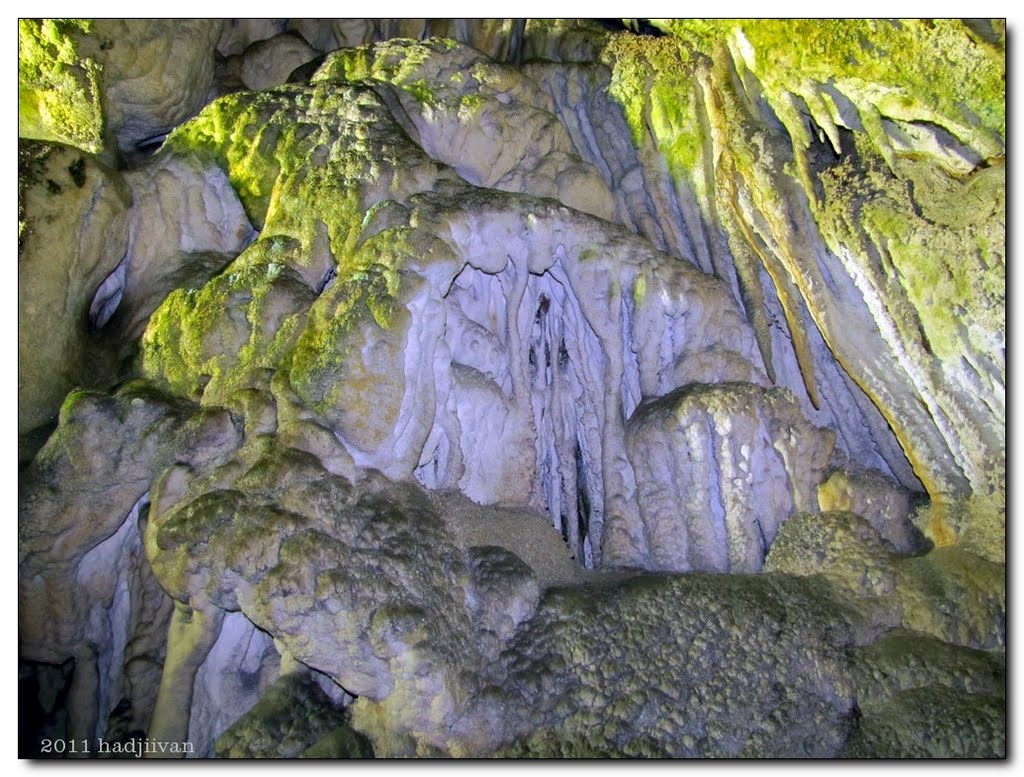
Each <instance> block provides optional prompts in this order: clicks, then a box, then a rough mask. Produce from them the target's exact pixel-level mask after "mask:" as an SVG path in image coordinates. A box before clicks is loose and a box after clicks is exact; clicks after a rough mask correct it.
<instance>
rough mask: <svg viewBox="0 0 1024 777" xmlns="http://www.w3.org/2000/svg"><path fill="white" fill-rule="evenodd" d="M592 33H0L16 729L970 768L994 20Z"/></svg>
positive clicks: (996, 129) (997, 635)
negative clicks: (12, 354)
mask: <svg viewBox="0 0 1024 777" xmlns="http://www.w3.org/2000/svg"><path fill="white" fill-rule="evenodd" d="M615 26H616V25H613V24H609V23H607V22H606V23H597V22H587V21H569V20H559V21H534V20H482V21H470V22H467V21H459V20H401V21H396V20H345V21H330V22H328V21H320V20H287V19H277V20H204V21H195V22H171V21H162V20H95V21H92V22H53V21H49V20H44V21H33V20H23V21H22V22H21V23H20V24H19V33H20V37H19V40H20V44H21V45H20V58H19V87H20V92H19V96H20V101H19V135H20V136H21V137H22V138H24V139H25V140H21V141H19V143H20V145H19V324H20V327H19V458H20V459H21V461H22V472H21V487H20V490H21V496H20V506H19V597H20V602H21V604H22V618H21V621H20V623H19V635H20V651H21V658H22V662H23V666H24V667H26V668H25V670H24V671H25V676H26V677H27V678H28V680H31V683H34V684H35V686H34V687H36V691H35V693H34V695H32V694H30V695H32V696H33V698H32V699H30V701H31V706H32V708H33V714H34V715H37V716H39V715H42V716H43V717H45V718H46V720H47V722H46V723H45V724H43V725H44V729H40V730H48V729H45V726H50V727H57V728H56V730H61V729H60V726H64V727H65V729H63V730H65V731H66V732H68V733H67V735H68V736H78V735H81V736H83V737H105V736H108V735H109V736H110V737H113V736H115V735H116V736H120V737H129V736H130V735H132V734H133V733H138V732H140V731H147V732H148V735H149V736H150V737H151V738H159V739H164V740H168V741H170V740H178V739H185V738H188V739H189V740H190V741H193V742H194V743H198V745H199V746H200V752H199V753H198V754H199V755H203V756H209V755H213V754H214V753H215V752H216V753H219V754H221V755H224V754H228V755H244V754H249V755H253V754H261V755H274V754H277V755H287V756H288V757H294V756H297V755H299V754H301V753H302V752H306V751H307V750H308V752H309V753H310V754H314V753H315V754H320V755H344V754H346V753H347V754H349V755H358V754H365V753H366V752H368V751H367V750H366V747H367V745H366V744H365V740H363V739H361V738H360V737H362V736H363V735H365V736H366V737H368V738H369V741H370V742H372V746H373V749H374V751H375V752H377V753H378V754H381V755H413V754H417V755H482V754H488V753H495V752H497V753H501V754H505V755H544V754H556V755H585V754H594V753H609V752H614V753H626V754H639V755H661V756H672V757H683V756H686V757H694V756H710V755H733V756H736V755H740V756H743V755H762V756H763V755H790V756H791V755H794V754H797V755H818V756H836V755H840V754H842V753H847V754H863V753H874V754H889V753H890V752H891V751H890V750H887V749H886V748H891V747H897V745H895V744H894V742H896V741H899V742H900V744H899V746H898V747H897V749H896V750H895V751H892V752H903V753H911V754H914V755H918V756H920V755H936V754H950V753H953V754H957V753H966V754H968V755H974V754H979V753H982V752H985V753H988V752H990V751H991V752H998V750H999V747H1000V745H999V741H1000V740H999V736H1000V734H999V721H1000V718H999V715H998V714H997V712H994V710H996V711H997V708H998V703H999V702H998V699H999V696H998V682H996V683H994V684H993V683H992V682H991V681H989V682H988V684H986V683H984V682H980V681H975V680H971V681H970V682H968V681H966V680H964V679H963V678H964V677H966V676H968V675H969V676H971V677H974V675H973V674H971V673H972V672H975V671H976V664H977V661H975V663H971V661H974V660H975V659H969V658H968V656H973V655H974V654H973V653H970V651H990V652H991V653H992V654H993V656H994V658H992V661H994V662H995V663H994V666H997V667H998V664H999V651H1000V650H1002V646H1003V643H1004V640H1005V628H1004V626H1003V622H1004V620H1005V594H1004V592H1003V580H1002V570H1003V566H1002V565H1003V563H1004V558H1003V554H1004V544H1005V541H1004V539H1003V536H1004V529H1003V525H1004V523H1005V389H1004V386H1005V351H1004V348H1005V342H1004V341H1005V301H1004V298H1005V269H1004V268H1005V212H1004V208H1005V205H1004V202H1005V178H1004V172H1003V170H1004V155H1005V140H1004V138H1005V126H1004V122H1005V118H1004V115H1005V107H1004V102H1005V98H1004V93H1005V86H1004V79H1005V74H1004V70H1005V68H1004V61H1003V60H1004V56H1005V31H1004V30H1002V28H1001V27H999V26H998V25H987V24H975V25H967V24H962V23H959V22H952V21H944V20H937V21H930V22H929V21H922V20H909V21H903V22H882V21H872V20H859V21H856V20H855V21H847V22H799V21H794V22H785V21H761V22H744V21H729V22H704V21H693V20H691V21H666V22H655V23H653V24H648V23H647V22H644V23H643V24H642V25H633V29H632V30H630V29H622V30H618V29H610V27H611V28H614V27H615ZM936 52H941V55H940V54H937V53H936ZM171 62H174V63H175V66H174V67H168V63H171ZM69 238H71V239H69ZM54 310H60V311H61V315H59V316H56V317H55V316H54V315H53V311H54ZM861 568H868V569H871V570H873V571H872V572H871V573H870V574H869V575H868V576H867V578H865V579H861V577H860V573H859V572H858V569H861ZM645 573H646V574H645ZM650 573H657V574H656V575H651V574H650ZM684 573H685V574H684ZM737 575H740V576H738V577H737ZM742 575H749V576H752V577H743V576H742ZM780 575H781V577H779V576H780ZM809 576H815V577H814V579H818V580H820V579H824V580H826V581H828V582H827V585H826V586H825V587H824V589H821V590H812V588H811V587H809V586H810V583H809V582H808V581H809V580H810V578H809ZM556 585H557V586H560V587H563V588H564V587H565V586H568V590H564V591H560V592H556V591H555V588H554V587H555V586H556ZM594 586H596V588H595V589H594V590H599V591H600V593H599V594H597V595H596V596H595V598H593V600H592V599H591V597H590V595H589V594H587V593H586V591H588V590H590V587H594ZM716 602H729V603H733V604H732V607H733V609H731V610H730V608H729V607H726V608H725V609H722V607H721V605H719V604H716ZM752 602H760V604H756V605H755V604H752ZM811 612H814V613H816V616H815V618H806V619H805V621H804V622H801V624H800V625H799V626H790V625H787V622H788V621H787V619H788V618H790V617H794V618H796V620H798V621H799V620H800V618H801V617H802V616H800V615H793V613H802V614H803V615H804V616H806V615H807V614H808V613H811ZM787 613H788V615H787ZM780 624H781V625H780ZM904 632H906V633H908V634H911V635H915V636H913V639H908V640H903V641H900V640H899V639H898V637H899V635H901V634H903V633H904ZM655 634H657V635H659V636H654V635H655ZM772 634H775V635H776V638H775V642H772V639H773V638H772V637H771V635H772ZM623 635H626V636H625V637H623ZM779 635H784V638H783V637H781V636H779ZM886 639H887V640H890V641H893V640H896V641H895V642H893V645H894V647H892V650H890V651H888V652H884V655H880V654H876V653H877V651H876V653H872V652H871V646H875V645H879V644H881V642H880V640H886ZM914 640H917V641H916V642H915V641H914ZM922 640H923V641H922ZM790 643H792V645H790ZM681 644H687V645H696V646H697V647H691V648H688V649H689V650H692V651H694V652H693V655H692V656H691V657H690V658H685V660H684V658H680V657H679V656H682V655H683V654H681V653H680V654H679V656H677V657H676V658H673V659H672V660H666V661H664V662H662V664H659V666H661V667H662V668H659V669H658V670H657V671H656V672H655V675H656V678H655V679H654V680H652V678H651V677H648V676H646V675H645V674H644V673H642V672H636V673H627V674H626V675H622V676H619V675H615V674H614V673H613V672H612V671H611V669H610V667H611V666H613V665H617V664H623V665H625V666H629V667H639V666H641V665H646V664H647V663H648V662H649V661H650V657H651V656H652V655H657V654H658V651H659V650H669V651H671V650H672V646H673V645H681ZM885 644H886V645H889V643H888V642H887V643H885ZM713 645H721V646H722V649H723V650H724V653H723V654H722V655H721V656H718V657H716V656H715V655H713V653H714V649H713V648H712V647H711V646H713ZM787 645H790V646H789V647H787ZM700 646H704V647H700ZM798 648H799V649H800V650H804V651H805V652H804V655H805V656H806V662H807V665H810V666H813V667H814V669H813V672H812V674H813V678H814V679H813V680H812V679H806V680H804V679H800V676H801V671H805V670H806V668H807V667H806V665H805V666H804V667H803V670H801V668H800V667H798V666H797V665H796V664H794V663H793V662H792V660H791V658H790V654H791V653H792V652H793V651H794V650H797V649H798ZM854 648H856V650H854ZM862 649H863V651H866V652H863V651H862V652H863V657H862V656H861V653H857V650H862ZM851 650H853V653H851ZM893 651H895V652H893ZM915 651H916V653H920V652H921V651H925V652H926V653H928V654H929V655H932V654H936V655H939V654H941V655H942V656H946V658H944V659H943V661H945V663H943V662H942V661H940V662H939V664H937V666H938V667H939V668H937V669H936V670H935V672H934V673H933V674H932V675H928V676H926V677H916V676H912V673H909V674H907V670H903V669H901V670H900V671H901V672H904V674H900V675H899V676H900V677H901V678H902V679H901V680H900V682H902V683H904V685H902V686H901V687H899V688H897V689H885V690H879V689H878V688H875V687H874V686H872V685H871V683H872V682H873V681H872V680H871V679H870V677H873V676H874V675H872V670H871V667H874V666H878V665H880V663H879V662H882V661H883V659H884V660H885V661H897V662H900V661H904V660H905V659H907V657H908V656H912V655H915V654H916V653H915ZM929 651H930V652H929ZM942 651H946V653H943V652H942ZM949 651H952V653H950V652H949ZM687 655H689V654H687ZM950 655H951V656H952V658H948V656H950ZM755 656H756V658H755ZM894 656H896V657H895V658H894ZM72 659H73V662H74V663H73V669H60V667H67V666H69V665H68V664H67V661H69V660H72ZM947 659H948V660H947ZM907 660H909V659H907ZM863 662H866V663H863ZM910 665H913V661H911V664H910ZM716 666H724V667H726V669H725V670H724V671H723V672H721V673H720V676H717V679H716V675H715V671H716V670H715V667H716ZM864 666H867V667H868V668H867V669H864ZM901 666H902V664H901ZM559 667H560V669H559ZM746 667H753V668H751V669H749V670H748V669H745V668H746ZM965 667H966V668H965ZM745 671H752V672H753V673H754V674H755V675H756V676H757V677H758V678H759V681H758V682H756V683H753V684H750V685H749V687H742V688H741V686H742V685H743V682H744V681H743V679H742V678H744V677H745V675H744V672H745ZM894 671H895V670H894ZM977 671H982V670H977ZM984 671H989V675H987V676H991V671H990V670H988V669H986V670H984ZM865 672H866V674H865ZM69 673H70V678H69V677H68V674H69ZM680 673H683V674H685V675H687V678H688V679H681V678H682V675H681V674H680ZM965 673H966V674H965ZM983 673H984V672H983ZM61 678H63V679H61ZM44 680H45V683H44ZM964 682H967V686H965V687H967V689H968V690H969V691H970V692H971V694H973V695H970V698H969V699H967V700H966V701H963V700H961V702H960V703H959V704H960V706H959V707H957V709H958V710H959V713H958V714H962V715H963V716H966V717H965V719H967V720H969V721H970V722H971V726H973V727H974V728H975V730H976V732H977V734H976V736H975V737H974V738H973V739H970V740H969V741H968V742H967V744H963V743H961V745H960V746H962V747H964V748H966V750H962V751H957V750H956V749H955V747H956V746H954V745H953V744H950V742H951V741H952V740H951V739H950V737H951V736H952V734H950V735H949V736H947V737H946V738H939V739H938V740H936V742H934V743H931V744H922V745H918V744H917V740H916V739H914V740H913V742H914V743H913V744H908V742H910V740H908V739H907V738H906V737H904V738H903V739H900V738H899V737H898V736H897V735H896V734H893V733H892V731H891V730H890V729H889V728H886V726H887V725H889V724H888V723H887V721H889V720H890V716H891V715H892V714H894V713H893V710H895V709H899V705H900V704H908V703H910V702H908V701H906V699H908V698H910V697H908V696H905V694H913V693H917V694H922V693H924V694H928V693H931V694H933V695H934V694H938V695H939V696H942V695H943V694H947V693H951V692H953V691H954V690H962V688H961V685H962V684H963V683H964ZM31 683H30V684H31ZM46 683H48V684H49V685H46ZM958 683H959V684H961V685H958ZM54 684H56V686H55V687H56V688H57V691H56V693H57V695H58V696H60V698H63V699H64V701H63V702H61V703H59V704H58V703H56V702H55V701H54V699H53V697H54V693H55V691H54V690H53V689H52V687H51V686H53V685H54ZM44 685H45V686H46V687H45V688H44ZM668 686H672V687H673V688H674V689H675V690H672V691H668V690H665V689H666V688H667V687H668ZM659 688H660V689H661V690H658V689H659ZM780 688H781V689H783V690H780ZM62 694H63V695H62ZM901 694H904V695H901ZM354 697H358V698H357V699H356V700H355V701H353V698H354ZM292 698H296V699H301V700H302V701H301V703H298V702H296V703H295V704H299V706H301V707H302V708H303V709H306V708H307V707H308V710H307V713H306V714H308V715H309V716H311V719H312V718H315V719H316V720H317V721H320V722H319V723H318V724H317V725H318V727H317V729H316V735H315V736H313V734H312V733H311V734H309V736H310V737H311V738H310V740H309V741H306V742H292V740H289V739H287V737H286V739H285V740H281V737H282V736H284V734H280V733H278V734H275V733H272V732H274V731H278V730H279V729H277V728H274V727H275V726H284V728H283V729H280V731H285V730H287V731H291V733H290V734H288V736H295V735H296V734H295V729H289V728H288V726H289V725H290V724H287V722H282V721H284V720H285V718H287V715H286V714H285V712H283V711H282V710H287V709H288V708H289V707H290V706H295V704H293V703H292V702H290V701H288V700H289V699H292ZM943 698H945V697H943ZM601 699H604V701H601ZM616 699H619V700H622V703H621V704H618V703H616V702H615V700H616ZM622 705H625V706H622ZM631 705H638V706H636V708H635V709H634V706H631ZM865 705H867V707H868V709H869V712H870V713H871V714H869V715H867V717H866V718H865V719H864V722H858V721H860V718H859V716H860V715H861V714H862V713H863V712H864V710H863V707H864V706H865ZM871 705H874V706H873V707H872V706H871ZM620 707H621V709H620ZM690 707H693V709H694V710H695V711H694V712H692V713H685V714H684V713H681V712H680V710H683V709H687V708H690ZM296 708H298V707H296ZM571 708H577V709H584V708H595V709H604V708H608V709H609V710H610V711H609V712H608V713H607V715H606V716H605V717H603V718H602V717H601V716H600V715H598V717H597V718H594V719H592V718H591V717H588V715H587V714H586V713H584V712H575V713H570V712H569V711H568V710H570V709H571ZM939 708H940V705H935V706H934V707H929V706H928V705H924V706H923V707H922V709H926V710H938V709H939ZM739 710H746V712H744V713H740V712H739ZM751 710H758V711H759V712H758V714H757V715H751V714H750V711H751ZM854 710H858V712H857V714H854ZM922 714H923V715H925V717H926V718H927V715H928V714H933V715H934V714H938V713H937V712H925V713H922ZM46 716H48V717H46ZM61 716H63V717H61ZM282 716H284V718H283V717H282ZM798 719H799V720H801V721H802V722H801V724H800V725H799V726H796V727H794V726H792V725H790V724H792V722H793V721H795V720H798ZM659 720H660V721H667V722H663V723H662V724H661V725H660V727H659V726H658V725H656V723H655V721H659ZM922 720H924V718H922ZM929 720H930V719H929ZM595 721H596V723H595ZM350 725H351V726H354V728H355V730H356V731H358V732H360V733H359V734H357V733H355V731H353V730H352V729H351V728H350V727H349V726H350ZM595 725H596V726H597V728H595ZM602 725H603V728H602ZM915 725H918V724H915ZM926 725H928V724H927V723H926V722H920V723H919V729H915V733H914V736H915V737H916V736H918V734H919V733H920V730H923V728H924V727H926ZM787 726H789V729H788V731H789V733H787V734H786V736H782V737H780V736H779V734H778V732H779V731H780V730H784V729H786V728H787ZM598 730H600V732H601V733H599V734H595V731H598ZM559 731H560V732H562V733H561V734H558V735H556V734H555V733H553V732H559ZM912 739H913V738H912ZM314 740H315V741H314ZM283 742H287V744H285V743H283ZM899 747H902V748H903V750H902V751H901V750H899ZM915 748H918V749H915ZM950 748H952V749H950Z"/></svg>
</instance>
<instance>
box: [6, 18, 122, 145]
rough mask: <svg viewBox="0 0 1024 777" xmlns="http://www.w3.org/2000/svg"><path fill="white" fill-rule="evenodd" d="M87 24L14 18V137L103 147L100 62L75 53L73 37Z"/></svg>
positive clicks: (88, 27)
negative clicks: (17, 19)
mask: <svg viewBox="0 0 1024 777" xmlns="http://www.w3.org/2000/svg"><path fill="white" fill-rule="evenodd" d="M91 27H92V23H91V22H89V21H87V20H76V19H41V20H40V19H20V20H19V21H18V136H19V137H23V138H33V139H36V140H51V141H57V142H60V143H67V144H68V145H72V146H77V147H78V148H81V149H83V150H85V151H88V152H90V153H99V152H100V151H101V150H102V149H103V111H102V107H101V101H100V85H99V73H100V66H99V65H98V64H97V63H96V62H95V61H94V60H93V59H92V58H90V57H81V56H80V55H79V53H78V42H77V40H76V38H77V37H78V36H81V35H85V34H88V33H89V31H90V30H91Z"/></svg>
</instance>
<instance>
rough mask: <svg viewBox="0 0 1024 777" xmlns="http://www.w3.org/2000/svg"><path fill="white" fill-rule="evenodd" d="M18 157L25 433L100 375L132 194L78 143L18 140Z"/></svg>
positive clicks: (100, 378) (47, 419) (97, 380)
mask: <svg viewBox="0 0 1024 777" xmlns="http://www.w3.org/2000/svg"><path fill="white" fill-rule="evenodd" d="M18 155H19V160H18V161H19V170H18V194H19V214H18V301H19V303H18V328H19V332H20V336H19V340H18V434H19V435H24V434H26V433H28V432H30V431H32V430H33V429H35V428H37V427H39V426H41V425H43V424H46V423H49V422H50V421H52V420H53V419H54V418H55V416H56V414H57V411H58V410H59V408H60V406H61V403H62V402H63V401H64V397H65V396H67V394H68V392H69V391H70V390H71V389H74V388H76V387H78V386H80V385H82V384H83V383H85V384H88V382H90V381H92V382H95V383H99V384H101V385H102V383H103V382H104V380H105V378H106V376H105V375H104V370H103V364H102V361H103V356H102V352H101V351H100V350H99V348H98V347H97V342H96V341H97V338H96V334H95V332H96V329H97V324H99V323H100V322H101V321H105V317H106V316H107V315H108V311H110V310H111V309H113V308H115V307H116V305H117V298H118V296H119V294H118V291H117V290H116V283H106V282H107V279H108V278H111V277H112V278H115V279H116V278H118V277H119V276H121V277H123V273H124V269H125V264H124V260H125V254H126V252H127V249H128V208H129V205H130V204H131V195H130V193H129V190H128V188H127V186H126V185H125V183H124V178H123V176H122V175H121V174H119V173H118V172H117V171H115V170H111V169H110V168H108V167H106V166H105V165H103V164H100V163H98V162H97V161H96V160H95V158H93V157H91V156H89V155H87V154H84V153H82V152H80V151H78V150H77V149H73V148H70V147H67V146H59V145H48V144H47V145H44V144H35V143H24V142H23V145H21V146H20V147H19V150H18ZM100 290H102V292H101V293H100ZM97 361H99V362H100V363H99V364H97ZM98 368H99V369H98ZM36 447H38V446H36Z"/></svg>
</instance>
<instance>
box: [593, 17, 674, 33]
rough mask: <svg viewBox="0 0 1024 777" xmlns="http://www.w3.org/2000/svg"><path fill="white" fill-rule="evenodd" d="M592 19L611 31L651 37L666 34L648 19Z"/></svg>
mask: <svg viewBox="0 0 1024 777" xmlns="http://www.w3.org/2000/svg"><path fill="white" fill-rule="evenodd" d="M593 21H595V22H596V23H597V24H600V25H601V26H602V27H604V28H605V29H606V30H610V31H612V32H629V33H632V34H633V35H647V36H650V37H652V38H664V37H666V35H667V33H665V32H662V31H661V30H659V29H658V28H657V27H655V26H654V25H653V24H651V22H650V20H649V19H594V20H593Z"/></svg>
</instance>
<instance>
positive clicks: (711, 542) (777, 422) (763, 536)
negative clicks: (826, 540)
mask: <svg viewBox="0 0 1024 777" xmlns="http://www.w3.org/2000/svg"><path fill="white" fill-rule="evenodd" d="M833 441H834V435H833V434H832V433H831V432H829V431H827V430H823V429H816V428H814V427H813V426H811V425H810V424H809V423H808V422H807V421H806V419H804V417H803V415H802V414H801V413H800V411H799V410H798V408H797V407H796V404H795V403H794V402H793V401H792V400H791V399H790V398H789V397H787V396H786V394H785V393H784V392H782V391H780V390H778V389H774V390H772V391H767V390H765V389H763V388H760V387H758V386H754V385H750V384H739V383H725V384H719V385H715V386H702V385H695V386H687V387H685V388H683V389H680V390H678V391H675V392H672V393H671V394H668V395H666V396H664V397H662V398H660V399H658V400H656V401H654V402H652V403H650V404H646V405H643V406H641V407H640V408H639V409H638V410H637V412H636V413H635V414H634V415H633V416H632V418H630V421H629V428H628V450H629V456H630V460H631V461H632V462H633V468H634V471H635V472H636V479H637V491H638V501H639V503H640V515H641V523H640V525H631V524H630V523H628V522H616V523H613V524H611V525H610V526H609V527H608V530H609V542H608V543H606V551H607V553H608V555H609V557H611V558H614V559H615V561H616V562H617V563H619V564H621V565H623V566H637V567H646V568H648V569H661V570H665V571H674V572H685V571H689V570H691V569H696V570H701V571H706V572H757V571H759V570H760V569H761V565H762V562H763V561H764V557H765V554H766V553H767V552H768V548H769V547H771V544H772V541H773V540H774V539H775V535H776V533H777V532H778V530H779V527H780V526H781V525H782V523H783V521H785V520H786V519H787V518H789V516H790V515H792V514H793V513H794V512H799V511H802V510H808V509H811V510H813V509H815V508H816V507H817V499H816V494H815V493H814V492H815V486H816V485H817V483H818V482H819V481H820V480H821V476H822V474H823V472H824V469H825V466H826V464H827V463H828V460H829V455H830V454H831V453H832V446H833ZM612 532H614V535H612ZM613 538H614V540H613ZM613 541H614V544H612V543H613Z"/></svg>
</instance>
